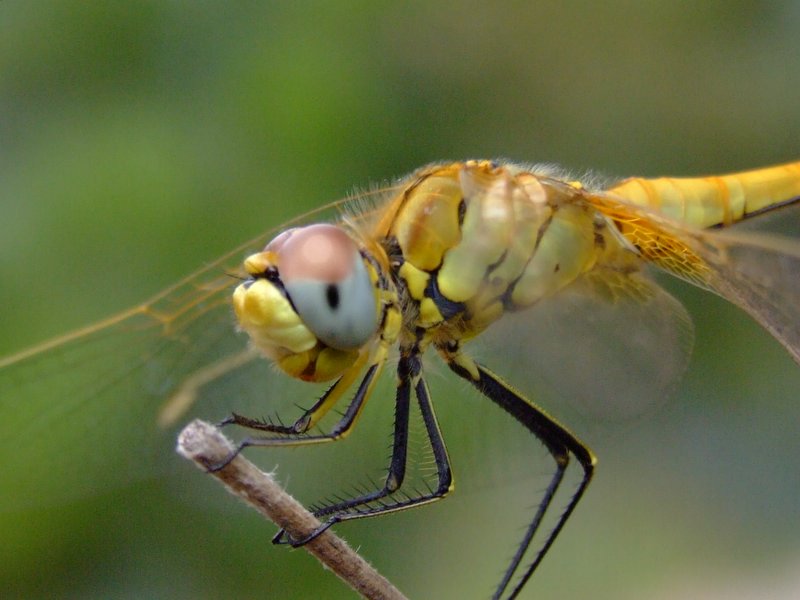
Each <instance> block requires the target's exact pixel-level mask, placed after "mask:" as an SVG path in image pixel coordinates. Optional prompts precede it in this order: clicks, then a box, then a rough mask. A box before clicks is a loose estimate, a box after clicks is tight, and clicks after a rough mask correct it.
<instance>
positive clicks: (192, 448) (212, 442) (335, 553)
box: [177, 420, 405, 600]
mask: <svg viewBox="0 0 800 600" xmlns="http://www.w3.org/2000/svg"><path fill="white" fill-rule="evenodd" d="M177 450H178V453H179V454H180V455H181V456H183V457H184V458H188V459H190V460H192V461H194V463H195V464H196V465H197V466H198V467H199V468H200V469H201V470H203V471H206V472H208V468H209V467H210V466H212V465H215V464H219V463H221V462H222V461H223V460H225V458H227V457H228V456H230V454H231V452H233V451H234V447H233V445H232V444H231V442H230V441H229V440H228V439H227V438H226V437H225V436H223V435H222V433H220V431H219V430H218V429H217V428H216V427H214V426H213V425H209V424H208V423H205V422H204V421H200V420H195V421H192V422H191V423H189V424H188V425H187V426H186V427H185V428H184V429H183V431H181V433H180V435H179V436H178V448H177ZM211 475H213V476H214V477H216V478H217V479H219V480H220V481H221V482H222V483H223V484H224V485H225V487H226V488H228V491H230V492H231V493H233V494H235V495H237V496H239V498H241V499H242V500H244V501H245V502H247V503H248V504H249V505H250V506H252V507H253V508H255V509H256V510H257V511H258V512H260V513H261V514H262V515H264V516H266V517H267V518H269V519H270V520H272V521H273V522H274V523H275V524H277V525H278V527H281V528H283V529H285V530H286V532H287V533H288V534H289V535H290V536H292V537H293V538H295V539H302V538H303V537H305V536H307V535H308V534H309V533H310V532H311V531H313V530H314V529H315V528H316V527H318V526H319V525H320V522H319V520H317V518H316V517H315V516H314V515H312V514H311V513H310V512H308V511H307V510H306V509H305V508H304V507H303V505H301V504H300V503H299V502H298V501H297V500H295V499H294V498H293V497H292V496H290V495H289V494H288V493H286V492H285V491H284V490H283V488H281V487H280V485H278V484H277V483H276V482H275V480H274V479H273V478H272V476H271V475H270V474H268V473H264V472H263V471H261V470H260V469H259V468H258V467H256V466H255V465H254V464H253V463H251V462H250V461H249V460H247V459H246V458H244V457H243V456H242V455H241V454H240V455H239V456H237V457H236V458H235V459H233V460H232V461H231V462H230V463H229V464H228V465H226V466H225V467H224V468H223V469H220V470H219V471H216V472H213V473H211ZM303 548H305V549H306V550H307V551H308V552H309V553H311V554H313V555H314V556H315V557H317V559H318V560H319V561H320V562H322V563H323V564H324V565H325V566H327V567H328V568H329V569H330V570H331V571H333V572H334V573H336V574H337V575H338V576H339V577H341V578H342V579H343V580H344V581H345V583H347V584H348V585H349V586H350V587H352V588H353V589H354V590H355V591H357V592H358V593H359V594H361V595H362V596H364V597H365V598H376V599H377V598H380V599H387V600H405V596H404V595H403V594H402V593H400V591H399V590H397V588H395V587H394V586H393V585H392V584H391V583H389V581H388V580H387V579H385V578H384V577H383V576H382V575H381V574H380V573H378V572H377V571H376V570H375V569H374V568H373V567H372V566H371V565H370V564H369V563H367V561H365V560H364V559H363V558H361V556H359V555H358V554H357V553H356V552H355V551H354V550H353V549H352V548H350V546H348V545H347V543H346V542H345V541H344V540H342V539H341V538H339V537H337V536H336V535H335V534H334V533H333V532H332V531H330V530H328V531H325V532H324V533H322V534H320V535H319V536H318V537H316V538H315V539H313V540H312V541H310V542H308V543H307V544H305V545H304V546H303Z"/></svg>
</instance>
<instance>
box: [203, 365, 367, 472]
mask: <svg viewBox="0 0 800 600" xmlns="http://www.w3.org/2000/svg"><path fill="white" fill-rule="evenodd" d="M379 371H380V365H379V364H373V365H371V366H370V367H369V369H367V372H366V374H365V375H364V377H363V378H362V379H361V383H360V384H359V386H358V390H357V391H356V393H355V395H354V396H353V399H352V400H351V401H350V404H349V405H348V406H347V409H346V410H345V412H344V414H343V415H342V418H341V419H339V421H338V422H337V423H336V424H335V425H334V426H333V428H332V429H331V430H330V431H329V432H327V433H321V434H319V435H305V432H306V431H307V430H308V428H309V423H311V422H313V421H316V417H317V413H318V412H319V411H320V407H321V406H324V405H326V404H329V403H330V398H331V396H332V395H333V394H339V395H340V394H341V393H342V391H343V390H342V389H341V385H340V382H341V380H340V381H337V382H336V383H334V384H333V385H332V386H331V387H330V388H328V390H327V391H326V392H325V394H323V396H322V398H320V399H319V400H318V401H317V402H315V403H314V406H312V407H311V408H309V409H308V410H306V411H305V412H304V413H303V415H302V416H301V417H300V418H299V419H297V420H296V421H295V422H294V423H293V424H291V425H288V426H287V425H283V424H281V423H268V422H264V421H260V420H258V419H250V418H248V417H243V416H241V415H237V414H235V413H234V414H232V415H231V416H230V417H228V418H227V419H225V420H224V421H222V422H221V423H220V424H219V426H220V427H222V426H226V425H239V426H241V427H246V428H248V429H255V430H258V431H265V432H268V433H273V434H276V437H248V438H245V439H243V440H242V441H241V442H239V443H238V444H237V446H236V449H235V450H234V451H233V452H231V454H230V455H229V456H227V457H225V459H224V460H223V461H221V462H220V463H218V464H216V465H213V466H212V467H211V468H209V471H211V472H214V471H219V470H220V469H222V468H224V467H225V465H227V464H229V463H230V462H231V461H232V460H233V459H234V458H236V457H237V456H238V455H239V453H241V452H242V451H243V450H244V449H245V448H249V447H251V446H299V445H304V444H315V443H321V442H332V441H336V440H338V439H341V438H343V437H345V436H346V435H347V434H348V433H349V432H350V430H351V429H352V428H353V425H354V424H355V422H356V418H357V417H358V415H359V413H360V412H361V409H362V407H363V406H364V403H365V401H366V399H367V397H368V396H369V394H370V392H371V390H372V385H373V383H374V381H375V378H376V375H377V373H378V372H379Z"/></svg>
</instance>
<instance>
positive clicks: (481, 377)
mask: <svg viewBox="0 0 800 600" xmlns="http://www.w3.org/2000/svg"><path fill="white" fill-rule="evenodd" d="M443 356H445V359H446V360H447V362H448V365H449V366H450V368H451V369H452V370H453V371H454V372H455V373H456V374H457V375H459V376H460V377H462V378H464V379H466V380H467V381H469V382H470V383H471V384H472V385H474V386H475V387H476V388H477V389H478V391H480V392H481V393H482V394H483V395H484V396H486V397H487V398H489V399H490V400H491V401H492V402H494V403H495V404H497V405H498V406H500V407H501V408H502V409H503V410H505V411H506V412H507V413H509V414H510V415H511V416H512V417H514V418H515V419H516V420H517V421H518V422H519V423H520V424H522V425H523V426H524V427H525V428H526V429H528V430H529V431H530V432H531V433H533V435H535V436H536V437H537V438H538V439H539V440H541V442H542V443H543V444H544V445H545V447H546V448H547V449H548V451H549V452H550V454H551V456H552V457H553V459H554V460H555V463H556V470H555V472H554V473H553V476H552V477H551V479H550V482H549V483H548V485H547V489H546V490H545V493H544V496H543V497H542V499H541V502H540V503H539V508H538V509H537V511H536V514H535V515H534V517H533V520H532V521H531V524H530V525H529V526H528V529H527V530H526V532H525V535H524V537H523V538H522V541H521V542H520V544H519V547H518V548H517V551H516V552H515V554H514V557H513V558H512V560H511V564H510V565H509V567H508V569H507V570H506V572H505V575H504V576H503V578H502V580H501V581H500V584H499V585H498V587H497V590H496V592H495V594H494V596H493V598H496V599H497V598H501V597H502V595H503V594H504V593H505V591H506V589H507V588H508V586H509V584H510V582H511V580H512V578H513V577H514V574H515V573H516V572H517V569H518V568H519V566H520V563H521V562H522V559H523V557H524V556H525V553H526V552H527V550H528V546H529V545H530V543H531V541H532V540H533V537H534V535H535V534H536V532H537V530H538V529H539V526H540V525H541V523H542V519H543V518H544V516H545V513H546V512H547V509H548V508H549V506H550V503H551V502H552V500H553V498H554V496H555V494H556V491H557V490H558V487H559V485H560V484H561V481H562V479H563V477H564V473H565V472H566V469H567V466H568V465H569V459H570V455H573V456H574V457H575V458H576V459H577V461H578V463H579V464H580V466H581V468H582V469H583V477H582V479H581V482H580V483H579V484H578V487H577V489H576V490H575V492H574V493H573V495H572V497H571V498H570V501H569V503H568V504H567V507H566V509H565V510H564V512H562V513H561V515H560V516H559V517H558V520H557V521H556V524H555V526H554V527H553V528H552V529H551V530H550V532H549V533H548V534H547V536H546V539H545V541H544V544H542V546H541V548H540V549H539V550H538V551H537V553H536V555H535V557H534V559H533V562H532V563H531V564H530V565H528V566H527V567H526V568H525V570H524V572H523V573H522V575H521V576H520V577H519V578H518V580H517V583H516V585H515V586H514V588H513V589H512V590H511V593H510V594H509V596H508V597H509V598H515V597H516V596H517V594H519V592H520V590H521V589H522V587H523V586H524V585H525V583H526V582H527V581H528V579H529V578H530V577H531V575H532V574H533V572H534V570H536V567H538V566H539V563H541V561H542V559H543V558H544V556H545V554H547V551H548V550H549V549H550V546H552V544H553V541H554V540H555V539H556V536H558V534H559V532H560V531H561V528H562V527H563V526H564V523H566V521H567V519H568V518H569V516H570V515H571V514H572V511H573V510H574V509H575V506H577V504H578V501H579V500H580V499H581V496H583V493H584V491H585V490H586V487H587V486H588V485H589V482H590V481H591V478H592V474H593V472H594V467H595V463H596V459H595V456H594V454H592V452H591V450H589V448H587V447H586V446H585V445H584V444H583V443H582V442H581V441H580V440H578V438H576V437H575V436H574V435H573V434H572V433H570V432H569V431H568V430H567V429H566V428H564V427H563V426H562V425H560V424H559V423H558V422H557V421H555V420H554V419H553V418H552V417H550V416H549V415H547V414H546V413H545V412H544V411H543V410H541V409H540V408H538V407H537V406H536V405H534V404H533V403H532V402H530V401H529V400H527V399H526V398H524V397H523V396H521V395H519V394H518V393H517V392H516V391H514V390H513V389H512V388H511V387H510V386H509V385H508V384H506V383H505V382H503V381H502V380H501V379H500V378H499V377H498V376H497V375H495V374H494V373H492V372H491V371H489V370H488V369H486V368H485V367H482V366H481V365H478V364H477V363H474V362H473V361H472V360H471V359H470V358H468V357H466V356H465V355H463V354H460V353H458V352H455V353H447V352H444V353H443Z"/></svg>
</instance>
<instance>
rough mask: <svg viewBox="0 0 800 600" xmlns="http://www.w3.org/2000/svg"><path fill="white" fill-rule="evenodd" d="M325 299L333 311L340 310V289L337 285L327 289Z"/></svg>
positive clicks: (329, 286) (331, 285)
mask: <svg viewBox="0 0 800 600" xmlns="http://www.w3.org/2000/svg"><path fill="white" fill-rule="evenodd" d="M325 299H326V300H327V301H328V306H330V307H331V309H333V310H336V309H337V308H339V288H338V287H336V285H335V284H333V283H331V284H330V285H328V287H327V288H325Z"/></svg>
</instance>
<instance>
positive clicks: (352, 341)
mask: <svg viewBox="0 0 800 600" xmlns="http://www.w3.org/2000/svg"><path fill="white" fill-rule="evenodd" d="M275 242H279V243H277V244H274V242H273V243H272V244H270V245H269V246H268V247H267V248H266V250H271V251H273V252H275V254H276V255H277V258H278V260H277V263H278V270H279V272H280V277H281V281H282V282H283V286H284V289H285V290H286V293H287V295H288V296H289V299H290V300H291V302H292V305H293V306H294V308H295V310H296V311H297V314H298V316H299V317H300V319H302V321H303V323H304V324H305V325H306V327H308V329H309V330H311V332H312V333H313V334H314V335H316V336H317V338H318V339H319V340H320V341H321V342H323V343H324V344H326V345H328V346H330V347H331V348H336V349H338V350H355V349H357V348H360V347H361V346H363V345H364V344H365V343H366V342H367V341H368V340H369V339H370V337H372V335H373V334H374V333H375V330H376V329H377V320H378V318H377V301H376V296H375V293H376V292H375V288H374V287H373V285H372V282H371V280H370V276H369V273H368V272H367V268H366V266H365V265H364V261H363V259H362V258H361V254H360V253H359V251H358V247H357V246H356V244H355V242H354V241H353V240H352V239H351V238H350V236H348V235H347V234H346V233H345V232H344V231H343V230H342V229H340V228H339V227H336V226H334V225H326V224H319V225H309V226H307V227H302V228H298V229H293V230H291V231H290V232H289V235H288V236H285V237H283V236H282V237H281V238H280V239H279V240H278V239H276V240H275ZM273 244H274V245H273Z"/></svg>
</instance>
